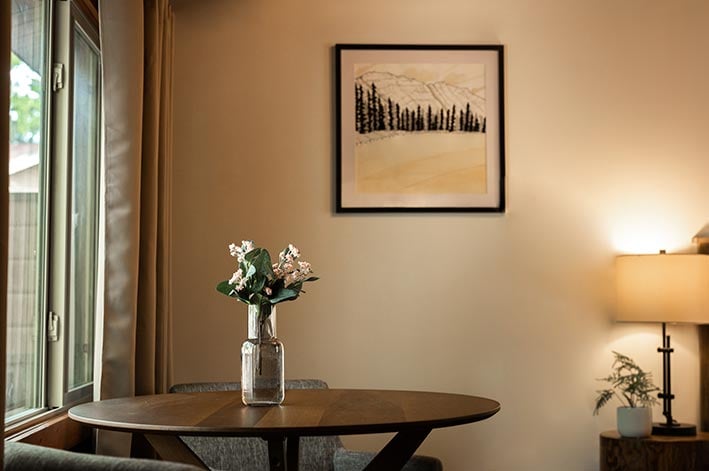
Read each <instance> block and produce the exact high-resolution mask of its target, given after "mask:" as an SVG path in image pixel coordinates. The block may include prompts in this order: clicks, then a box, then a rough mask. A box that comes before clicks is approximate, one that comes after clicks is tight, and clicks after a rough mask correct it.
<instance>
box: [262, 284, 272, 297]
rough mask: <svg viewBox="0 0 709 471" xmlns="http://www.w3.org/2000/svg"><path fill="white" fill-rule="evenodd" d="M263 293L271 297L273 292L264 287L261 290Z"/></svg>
mask: <svg viewBox="0 0 709 471" xmlns="http://www.w3.org/2000/svg"><path fill="white" fill-rule="evenodd" d="M263 291H264V293H266V296H271V294H273V290H272V289H271V288H269V287H268V286H266V287H265V288H264V289H263Z"/></svg>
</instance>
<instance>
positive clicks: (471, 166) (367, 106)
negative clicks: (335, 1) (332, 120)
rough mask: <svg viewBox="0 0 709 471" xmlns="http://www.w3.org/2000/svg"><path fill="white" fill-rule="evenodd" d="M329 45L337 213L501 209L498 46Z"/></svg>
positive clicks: (502, 145) (501, 51) (501, 78)
mask: <svg viewBox="0 0 709 471" xmlns="http://www.w3.org/2000/svg"><path fill="white" fill-rule="evenodd" d="M334 53H335V105H336V106H335V108H336V111H335V112H336V196H335V200H336V209H335V211H336V212H337V213H357V212H481V213H502V212H504V211H505V132H504V123H505V115H504V47H503V46H502V45H403V44H387V45H383V44H336V45H335V47H334ZM463 105H465V106H463Z"/></svg>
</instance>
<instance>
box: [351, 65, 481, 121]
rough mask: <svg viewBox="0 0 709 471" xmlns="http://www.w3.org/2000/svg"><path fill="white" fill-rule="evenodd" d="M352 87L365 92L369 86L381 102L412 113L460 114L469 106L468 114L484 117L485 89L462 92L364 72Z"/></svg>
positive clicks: (431, 84) (444, 83)
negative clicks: (391, 103)
mask: <svg viewBox="0 0 709 471" xmlns="http://www.w3.org/2000/svg"><path fill="white" fill-rule="evenodd" d="M355 84H356V85H359V86H361V87H362V88H363V89H365V90H366V89H369V88H370V87H371V86H372V84H374V85H375V86H376V88H377V92H378V93H379V95H380V96H381V97H382V98H383V99H391V100H392V101H393V102H395V103H399V104H400V105H401V106H402V107H407V108H409V109H412V110H413V109H416V108H417V107H418V106H420V107H421V108H422V109H427V108H428V107H429V106H430V107H431V109H432V110H433V111H434V112H435V111H437V110H446V109H451V108H453V106H455V107H456V109H458V110H463V109H465V108H466V106H467V105H468V104H469V105H470V108H471V112H473V113H476V114H478V115H480V116H485V95H484V92H485V88H484V86H483V85H482V84H481V86H480V87H478V88H473V89H469V88H463V87H458V86H455V85H451V84H449V83H446V82H432V83H425V82H421V81H419V80H416V79H413V78H410V77H406V76H402V75H394V74H391V73H389V72H377V71H371V72H366V73H364V74H362V75H360V76H359V77H357V78H356V79H355Z"/></svg>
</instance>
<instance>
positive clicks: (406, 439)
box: [364, 430, 431, 471]
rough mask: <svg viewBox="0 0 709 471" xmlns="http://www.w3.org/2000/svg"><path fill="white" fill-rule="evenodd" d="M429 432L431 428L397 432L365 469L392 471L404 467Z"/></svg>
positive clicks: (370, 470) (368, 470)
mask: <svg viewBox="0 0 709 471" xmlns="http://www.w3.org/2000/svg"><path fill="white" fill-rule="evenodd" d="M429 433H431V430H409V431H405V432H399V433H397V434H396V435H395V436H394V438H392V439H391V441H389V443H387V444H386V446H385V447H384V448H382V451H380V452H379V453H377V456H375V457H374V459H373V460H372V461H370V463H369V464H368V465H367V467H366V468H364V470H365V471H391V470H395V469H402V468H403V467H404V465H405V464H406V462H407V461H409V459H411V457H412V456H413V454H414V452H415V451H416V449H417V448H418V447H419V445H421V443H423V441H424V440H425V439H426V437H427V436H428V434H429Z"/></svg>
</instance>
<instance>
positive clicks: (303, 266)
mask: <svg viewBox="0 0 709 471" xmlns="http://www.w3.org/2000/svg"><path fill="white" fill-rule="evenodd" d="M298 268H299V269H300V271H301V273H303V274H304V275H307V274H309V273H312V271H313V269H312V268H311V266H310V263H308V262H298Z"/></svg>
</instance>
